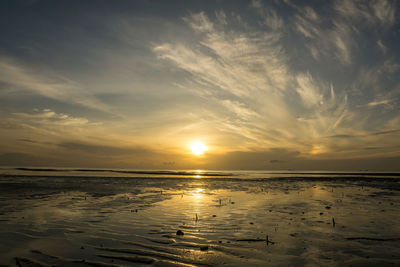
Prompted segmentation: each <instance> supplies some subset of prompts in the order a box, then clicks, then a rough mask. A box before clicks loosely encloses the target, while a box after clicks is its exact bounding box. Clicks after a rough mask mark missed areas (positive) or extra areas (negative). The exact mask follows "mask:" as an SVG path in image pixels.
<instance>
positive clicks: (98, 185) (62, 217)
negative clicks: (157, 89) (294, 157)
mask: <svg viewBox="0 0 400 267" xmlns="http://www.w3.org/2000/svg"><path fill="white" fill-rule="evenodd" d="M399 200H400V180H399V179H395V178H389V179H372V178H340V179H339V178H335V179H333V178H332V179H329V178H279V179H229V178H204V177H203V178H154V179H152V178H101V177H40V176H36V177H34V176H7V175H3V176H1V177H0V265H5V266H52V265H58V266H70V265H73V266H132V265H140V266H186V265H187V266H192V265H194V266H224V265H226V266H244V265H247V266H266V265H268V266H333V265H335V266H336V265H344V266H350V265H351V266H366V265H367V266H394V265H400V224H399V221H400V206H399V205H400V204H399V203H400V201H399ZM178 230H180V231H181V233H183V235H177V231H178ZM267 236H268V239H267ZM267 240H268V241H267Z"/></svg>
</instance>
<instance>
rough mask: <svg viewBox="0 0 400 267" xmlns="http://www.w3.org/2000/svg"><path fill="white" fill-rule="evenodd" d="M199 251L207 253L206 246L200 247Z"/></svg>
mask: <svg viewBox="0 0 400 267" xmlns="http://www.w3.org/2000/svg"><path fill="white" fill-rule="evenodd" d="M200 250H201V251H208V245H205V246H201V247H200Z"/></svg>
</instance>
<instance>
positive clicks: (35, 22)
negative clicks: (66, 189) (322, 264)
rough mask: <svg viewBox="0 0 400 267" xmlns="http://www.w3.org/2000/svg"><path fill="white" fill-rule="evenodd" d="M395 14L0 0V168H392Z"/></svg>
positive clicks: (399, 72) (396, 95)
mask: <svg viewBox="0 0 400 267" xmlns="http://www.w3.org/2000/svg"><path fill="white" fill-rule="evenodd" d="M399 17H400V1H354V2H352V1H290V0H287V1H230V0H225V1H224V0H216V1H184V0H182V1H165V0H159V1H155V0H138V1H53V0H48V1H47V0H26V1H11V0H10V1H8V0H5V1H1V2H0V165H8V166H67V167H104V168H105V167H107V168H109V167H118V168H140V169H150V168H156V169H267V170H268V169H274V170H278V169H301V170H307V169H314V170H319V169H320V170H359V169H371V170H388V171H390V170H400V49H399V47H400V19H399ZM194 142H201V143H202V144H204V145H205V146H206V147H207V150H205V152H204V153H203V154H201V155H195V154H194V153H192V151H191V149H190V147H191V145H192V144H193V143H194Z"/></svg>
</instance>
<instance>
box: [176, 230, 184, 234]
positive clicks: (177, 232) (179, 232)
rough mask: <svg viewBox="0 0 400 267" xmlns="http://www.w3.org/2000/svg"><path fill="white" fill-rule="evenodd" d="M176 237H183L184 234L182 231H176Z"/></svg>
mask: <svg viewBox="0 0 400 267" xmlns="http://www.w3.org/2000/svg"><path fill="white" fill-rule="evenodd" d="M176 235H184V233H183V231H182V230H178V231H176Z"/></svg>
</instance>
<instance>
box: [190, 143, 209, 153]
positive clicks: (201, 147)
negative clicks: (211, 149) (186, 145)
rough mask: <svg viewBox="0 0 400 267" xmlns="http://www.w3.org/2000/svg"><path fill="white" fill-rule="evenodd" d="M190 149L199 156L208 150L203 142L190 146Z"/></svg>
mask: <svg viewBox="0 0 400 267" xmlns="http://www.w3.org/2000/svg"><path fill="white" fill-rule="evenodd" d="M190 149H191V150H192V153H193V154H195V155H198V156H199V155H202V154H203V153H204V151H206V150H207V147H206V146H205V145H204V144H203V143H202V142H194V143H192V144H191V145H190Z"/></svg>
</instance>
